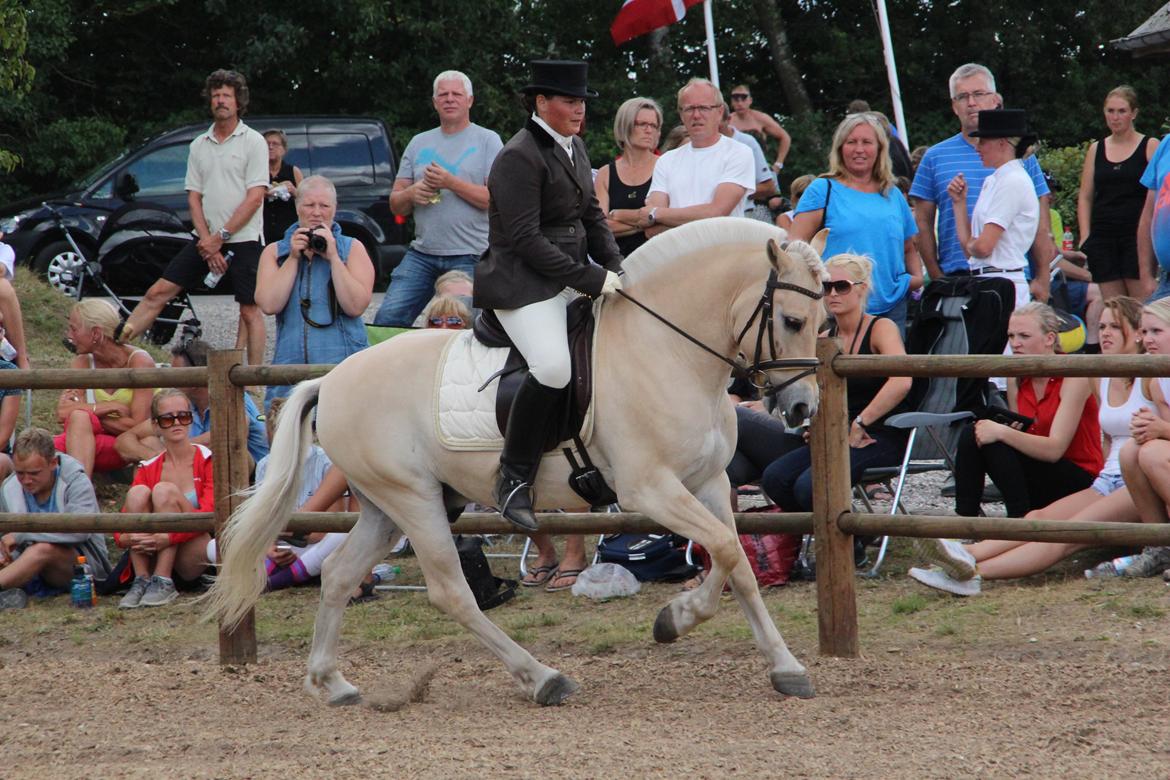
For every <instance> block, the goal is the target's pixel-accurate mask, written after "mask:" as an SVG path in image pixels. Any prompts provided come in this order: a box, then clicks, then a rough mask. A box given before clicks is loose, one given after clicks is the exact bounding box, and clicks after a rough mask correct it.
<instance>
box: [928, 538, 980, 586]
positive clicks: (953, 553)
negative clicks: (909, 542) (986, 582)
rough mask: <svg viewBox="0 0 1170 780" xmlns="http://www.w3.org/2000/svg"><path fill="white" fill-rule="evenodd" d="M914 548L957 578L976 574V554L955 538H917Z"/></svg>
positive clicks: (962, 578) (960, 578) (964, 578)
mask: <svg viewBox="0 0 1170 780" xmlns="http://www.w3.org/2000/svg"><path fill="white" fill-rule="evenodd" d="M914 549H915V550H916V551H917V552H918V555H919V557H921V558H922V559H923V560H924V561H926V562H927V563H933V564H934V565H936V566H938V567H939V568H940V569H942V570H943V571H945V572H946V573H947V574H948V575H950V576H951V577H953V578H954V579H956V580H969V579H971V578H972V577H974V576H975V556H974V555H972V554H971V553H969V552H967V550H966V549H965V548H964V547H963V545H961V544H959V543H958V542H956V541H955V540H954V539H915V540H914Z"/></svg>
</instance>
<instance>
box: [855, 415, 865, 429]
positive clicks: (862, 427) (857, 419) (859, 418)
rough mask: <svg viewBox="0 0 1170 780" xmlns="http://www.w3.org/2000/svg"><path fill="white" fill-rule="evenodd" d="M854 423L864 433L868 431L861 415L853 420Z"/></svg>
mask: <svg viewBox="0 0 1170 780" xmlns="http://www.w3.org/2000/svg"><path fill="white" fill-rule="evenodd" d="M853 422H855V423H857V427H858V428H860V429H861V430H863V431H864V430H866V428H865V423H864V422H862V420H861V415H860V414H859V415H857V416H856V417H854V418H853Z"/></svg>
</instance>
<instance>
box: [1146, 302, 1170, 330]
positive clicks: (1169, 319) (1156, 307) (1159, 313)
mask: <svg viewBox="0 0 1170 780" xmlns="http://www.w3.org/2000/svg"><path fill="white" fill-rule="evenodd" d="M1142 313H1144V314H1149V315H1151V316H1154V317H1157V318H1158V319H1160V320H1161V321H1162V322H1164V323H1166V324H1167V325H1170V298H1159V299H1158V300H1156V301H1153V302H1151V303H1147V304H1146V305H1145V306H1144V307H1143V308H1142Z"/></svg>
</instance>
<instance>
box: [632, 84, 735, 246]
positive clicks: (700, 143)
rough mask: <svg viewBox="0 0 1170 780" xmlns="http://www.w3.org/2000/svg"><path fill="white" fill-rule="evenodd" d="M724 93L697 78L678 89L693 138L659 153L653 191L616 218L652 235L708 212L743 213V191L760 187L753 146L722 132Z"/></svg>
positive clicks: (681, 110) (718, 214)
mask: <svg viewBox="0 0 1170 780" xmlns="http://www.w3.org/2000/svg"><path fill="white" fill-rule="evenodd" d="M723 110H724V103H723V95H722V94H720V92H719V90H718V89H716V88H715V85H714V84H712V83H711V82H710V81H708V80H707V79H700V78H694V79H691V80H690V81H688V82H687V84H686V86H685V87H683V88H682V89H680V90H679V92H678V112H679V114H680V115H681V116H682V121H683V124H684V125H686V128H687V132H688V133H689V135H690V139H691V142H690V143H689V144H685V145H683V146H680V147H678V148H677V149H672V150H671V151H669V152H667V153H666V154H664V155H662V156H661V157H660V158H658V162H657V163H656V164H655V166H654V177H653V178H652V179H651V181H650V194H649V195H648V196H647V197H646V205H645V206H643V207H642V208H640V209H618V210H616V211H613V212H611V214H610V216H611V218H612V219H616V220H618V221H621V222H627V223H629V224H631V225H636V226H637V227H638V228H641V229H643V230H645V231H646V235H647V236H653V235H656V234H658V233H661V232H662V231H664V230H669V229H670V228H672V227H678V226H679V225H685V224H686V223H687V222H694V221H695V220H698V219H706V218H707V217H728V216H731V217H742V216H743V206H744V196H745V195H746V194H747V193H749V192H754V191H755V189H756V176H755V170H754V165H753V160H752V152H751V150H750V149H748V148H747V147H746V146H744V145H743V144H741V143H738V142H737V141H733V140H732V139H730V138H728V137H727V136H725V135H722V134H721V133H720V132H719V124H720V122H721V121H722V120H723Z"/></svg>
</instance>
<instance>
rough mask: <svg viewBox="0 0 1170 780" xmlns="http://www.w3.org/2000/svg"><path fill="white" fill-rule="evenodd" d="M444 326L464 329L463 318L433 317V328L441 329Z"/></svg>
mask: <svg viewBox="0 0 1170 780" xmlns="http://www.w3.org/2000/svg"><path fill="white" fill-rule="evenodd" d="M444 325H450V326H451V327H456V326H458V327H460V328H462V327H463V318H462V317H456V316H454V315H452V316H450V317H431V326H432V327H436V328H441V327H442V326H444Z"/></svg>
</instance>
